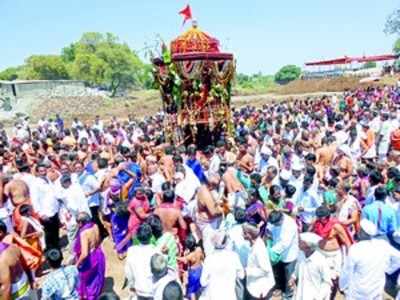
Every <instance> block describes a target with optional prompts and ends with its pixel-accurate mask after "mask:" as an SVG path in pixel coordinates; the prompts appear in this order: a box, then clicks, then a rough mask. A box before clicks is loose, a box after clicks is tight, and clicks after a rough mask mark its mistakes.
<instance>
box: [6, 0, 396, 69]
mask: <svg viewBox="0 0 400 300" xmlns="http://www.w3.org/2000/svg"><path fill="white" fill-rule="evenodd" d="M187 3H189V4H190V5H191V6H192V11H193V14H194V15H195V17H196V19H197V20H198V23H199V27H200V28H201V29H202V30H204V31H206V32H208V33H210V34H211V35H212V36H214V37H216V38H218V39H219V40H220V42H221V44H222V45H223V48H224V50H229V51H232V52H234V53H235V55H236V58H237V66H238V70H239V71H240V72H245V73H256V72H259V71H261V72H263V73H273V72H275V71H276V70H277V69H279V67H281V66H282V65H284V64H288V63H294V64H298V65H303V63H304V62H305V61H309V60H316V59H324V58H326V59H328V58H335V57H338V56H343V55H349V56H358V55H363V54H366V55H373V54H384V53H390V51H391V48H392V44H393V42H394V40H395V36H387V35H385V34H384V33H383V27H384V23H385V19H386V17H387V15H388V14H390V12H391V11H393V10H394V9H395V8H396V7H397V6H398V5H399V3H398V1H396V0H335V1H326V0H303V1H298V0H290V1H289V0H278V1H272V0H246V1H243V0H231V1H227V0H192V1H187V0H186V1H181V0H146V1H139V0H68V1H66V0H0V69H3V68H5V67H8V66H13V65H18V64H22V63H23V61H24V59H25V58H26V57H28V56H29V55H32V54H58V53H59V51H60V49H61V48H62V47H64V46H65V45H67V44H69V43H71V42H73V41H75V40H77V39H78V38H79V37H80V36H81V34H82V33H83V32H87V31H99V32H112V33H114V34H116V35H118V36H119V37H120V38H121V40H123V41H125V42H127V43H128V44H129V45H130V46H131V47H132V48H134V49H143V48H144V47H145V45H146V44H148V45H150V44H154V41H155V40H156V38H157V35H160V36H161V37H162V38H163V39H164V40H165V41H170V40H171V39H172V38H174V37H176V36H177V35H179V34H180V33H182V31H183V28H182V26H181V25H182V18H181V17H180V16H179V15H178V14H177V12H178V11H179V10H180V9H182V8H183V7H184V6H185V5H186V4H187ZM141 53H143V51H142V52H141Z"/></svg>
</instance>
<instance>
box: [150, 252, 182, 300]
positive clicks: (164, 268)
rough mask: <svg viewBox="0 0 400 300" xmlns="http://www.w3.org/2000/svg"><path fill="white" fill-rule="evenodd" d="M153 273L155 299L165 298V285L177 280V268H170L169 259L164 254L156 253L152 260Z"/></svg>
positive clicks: (161, 299)
mask: <svg viewBox="0 0 400 300" xmlns="http://www.w3.org/2000/svg"><path fill="white" fill-rule="evenodd" d="M150 265H151V272H152V274H153V284H154V286H153V300H163V292H164V289H165V287H166V286H167V284H168V283H170V282H171V281H177V280H178V276H177V273H176V272H175V270H173V269H169V268H168V263H167V259H166V258H165V256H164V255H162V254H158V253H156V254H154V255H153V256H152V257H151V261H150Z"/></svg>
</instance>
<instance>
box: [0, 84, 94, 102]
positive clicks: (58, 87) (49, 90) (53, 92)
mask: <svg viewBox="0 0 400 300" xmlns="http://www.w3.org/2000/svg"><path fill="white" fill-rule="evenodd" d="M13 86H14V88H15V95H14V93H13ZM85 93H86V88H85V85H84V82H83V81H76V80H27V81H0V94H3V96H8V97H15V96H16V97H17V98H20V97H22V98H23V97H70V96H81V95H85Z"/></svg>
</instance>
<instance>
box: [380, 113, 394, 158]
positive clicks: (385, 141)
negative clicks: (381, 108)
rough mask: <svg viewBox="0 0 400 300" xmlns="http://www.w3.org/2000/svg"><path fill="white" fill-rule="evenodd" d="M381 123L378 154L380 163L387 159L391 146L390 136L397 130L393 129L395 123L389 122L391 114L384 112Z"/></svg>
mask: <svg viewBox="0 0 400 300" xmlns="http://www.w3.org/2000/svg"><path fill="white" fill-rule="evenodd" d="M381 121H382V122H381V123H380V125H381V126H380V129H379V132H378V134H377V139H378V140H377V143H376V145H377V152H378V157H379V160H380V161H382V162H383V161H384V160H385V159H386V156H387V153H388V151H389V146H390V135H391V133H392V131H393V130H395V129H397V128H394V127H392V126H393V122H392V121H391V120H389V113H388V112H383V113H382V115H381Z"/></svg>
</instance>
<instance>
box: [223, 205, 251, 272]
mask: <svg viewBox="0 0 400 300" xmlns="http://www.w3.org/2000/svg"><path fill="white" fill-rule="evenodd" d="M235 221H236V224H235V225H233V226H232V228H230V229H229V231H228V234H229V248H230V249H231V250H232V251H235V252H236V253H237V254H238V255H239V258H240V262H241V263H242V266H243V268H246V266H247V261H248V257H249V253H250V251H251V245H250V242H249V241H247V240H245V238H244V236H243V229H242V225H243V224H244V222H246V211H245V210H244V209H242V208H237V209H235Z"/></svg>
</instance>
